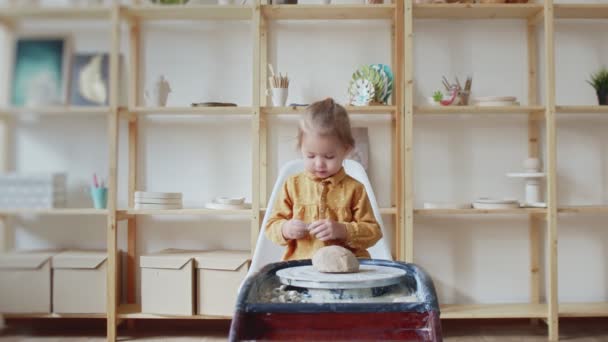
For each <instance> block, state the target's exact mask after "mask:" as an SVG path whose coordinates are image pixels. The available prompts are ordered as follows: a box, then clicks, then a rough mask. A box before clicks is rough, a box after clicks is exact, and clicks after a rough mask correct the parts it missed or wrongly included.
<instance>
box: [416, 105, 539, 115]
mask: <svg viewBox="0 0 608 342" xmlns="http://www.w3.org/2000/svg"><path fill="white" fill-rule="evenodd" d="M544 111H545V107H543V106H430V105H428V106H415V107H414V115H418V114H529V113H540V114H541V115H542V112H544Z"/></svg>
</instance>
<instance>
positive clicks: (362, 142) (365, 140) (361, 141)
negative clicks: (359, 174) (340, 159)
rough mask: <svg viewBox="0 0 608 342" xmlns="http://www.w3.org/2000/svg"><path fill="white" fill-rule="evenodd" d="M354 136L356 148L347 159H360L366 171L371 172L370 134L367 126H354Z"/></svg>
mask: <svg viewBox="0 0 608 342" xmlns="http://www.w3.org/2000/svg"><path fill="white" fill-rule="evenodd" d="M352 132H353V138H354V139H355V148H353V150H352V151H350V153H349V154H348V156H346V158H347V159H352V160H354V161H358V162H359V163H360V164H361V165H363V168H364V169H365V171H367V172H369V136H368V134H367V127H353V128H352Z"/></svg>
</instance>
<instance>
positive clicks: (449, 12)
mask: <svg viewBox="0 0 608 342" xmlns="http://www.w3.org/2000/svg"><path fill="white" fill-rule="evenodd" d="M542 13H543V5H542V4H416V5H414V18H415V19H528V18H531V17H534V16H536V15H542Z"/></svg>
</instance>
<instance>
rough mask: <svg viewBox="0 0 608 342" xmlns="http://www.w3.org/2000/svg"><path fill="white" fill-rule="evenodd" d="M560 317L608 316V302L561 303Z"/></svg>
mask: <svg viewBox="0 0 608 342" xmlns="http://www.w3.org/2000/svg"><path fill="white" fill-rule="evenodd" d="M559 317H608V302H599V303H560V304H559Z"/></svg>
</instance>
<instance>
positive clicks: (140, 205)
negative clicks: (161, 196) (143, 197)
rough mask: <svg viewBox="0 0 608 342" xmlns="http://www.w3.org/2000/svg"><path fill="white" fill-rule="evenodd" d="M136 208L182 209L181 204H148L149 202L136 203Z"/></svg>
mask: <svg viewBox="0 0 608 342" xmlns="http://www.w3.org/2000/svg"><path fill="white" fill-rule="evenodd" d="M135 209H141V210H144V209H150V210H173V209H182V205H181V204H147V203H135Z"/></svg>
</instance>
